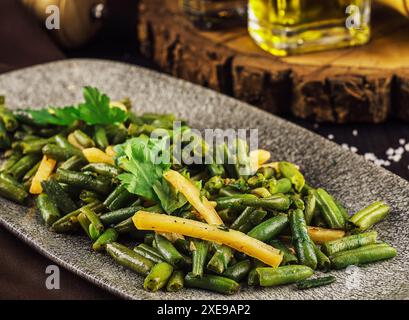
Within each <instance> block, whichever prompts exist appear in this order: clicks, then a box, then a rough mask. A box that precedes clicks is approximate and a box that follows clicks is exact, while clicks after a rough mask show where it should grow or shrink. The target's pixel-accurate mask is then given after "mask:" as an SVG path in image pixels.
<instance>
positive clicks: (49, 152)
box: [42, 144, 78, 161]
mask: <svg viewBox="0 0 409 320" xmlns="http://www.w3.org/2000/svg"><path fill="white" fill-rule="evenodd" d="M42 151H43V154H45V155H46V156H47V157H50V158H53V159H56V160H59V161H65V160H67V159H69V158H71V157H72V156H74V155H78V154H77V153H74V152H72V151H71V150H70V149H66V148H62V147H59V146H56V145H55V144H46V145H45V146H44V147H43V149H42Z"/></svg>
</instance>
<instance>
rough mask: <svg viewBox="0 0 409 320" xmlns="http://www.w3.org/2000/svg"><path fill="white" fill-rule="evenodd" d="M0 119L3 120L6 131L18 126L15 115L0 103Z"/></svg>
mask: <svg viewBox="0 0 409 320" xmlns="http://www.w3.org/2000/svg"><path fill="white" fill-rule="evenodd" d="M0 119H1V121H3V123H4V126H5V128H6V130H7V131H10V132H11V131H14V130H16V129H17V127H18V121H17V119H16V117H15V116H14V115H13V113H12V112H10V111H9V110H8V109H7V108H6V107H5V106H4V105H0Z"/></svg>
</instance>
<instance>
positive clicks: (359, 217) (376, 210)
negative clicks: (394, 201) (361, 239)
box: [349, 201, 390, 231]
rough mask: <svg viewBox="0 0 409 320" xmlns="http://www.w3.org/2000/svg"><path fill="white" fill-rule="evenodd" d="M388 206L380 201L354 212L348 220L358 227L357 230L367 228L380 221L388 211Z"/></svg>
mask: <svg viewBox="0 0 409 320" xmlns="http://www.w3.org/2000/svg"><path fill="white" fill-rule="evenodd" d="M389 211H390V207H389V206H388V205H386V204H385V203H383V202H381V201H377V202H375V203H373V204H371V205H370V206H368V207H366V208H364V209H362V210H360V211H358V212H357V213H355V214H354V215H353V216H352V217H351V219H350V220H349V221H351V222H352V223H353V224H354V225H355V226H357V227H358V229H359V231H365V230H368V229H369V228H370V227H372V226H373V225H374V224H375V223H377V222H379V221H382V220H383V219H384V218H385V217H386V216H387V215H388V213H389Z"/></svg>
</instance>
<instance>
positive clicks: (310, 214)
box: [304, 190, 317, 226]
mask: <svg viewBox="0 0 409 320" xmlns="http://www.w3.org/2000/svg"><path fill="white" fill-rule="evenodd" d="M304 203H305V209H304V216H305V223H306V224H307V226H309V225H311V222H312V219H313V218H314V215H315V213H316V210H317V198H316V196H315V191H314V190H308V193H307V196H306V197H305V201H304Z"/></svg>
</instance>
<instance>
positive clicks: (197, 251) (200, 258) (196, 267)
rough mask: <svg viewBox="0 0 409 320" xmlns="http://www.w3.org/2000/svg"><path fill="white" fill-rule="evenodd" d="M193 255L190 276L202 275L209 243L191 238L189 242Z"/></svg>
mask: <svg viewBox="0 0 409 320" xmlns="http://www.w3.org/2000/svg"><path fill="white" fill-rule="evenodd" d="M190 247H191V250H192V256H193V259H192V260H193V264H192V272H191V274H192V276H193V277H199V278H201V277H203V273H204V266H205V263H206V259H207V253H208V251H209V243H208V242H206V241H202V240H196V239H194V240H192V242H191V243H190Z"/></svg>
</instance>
